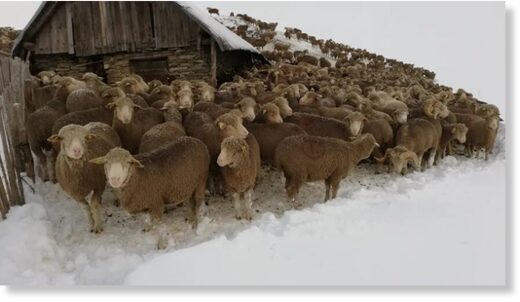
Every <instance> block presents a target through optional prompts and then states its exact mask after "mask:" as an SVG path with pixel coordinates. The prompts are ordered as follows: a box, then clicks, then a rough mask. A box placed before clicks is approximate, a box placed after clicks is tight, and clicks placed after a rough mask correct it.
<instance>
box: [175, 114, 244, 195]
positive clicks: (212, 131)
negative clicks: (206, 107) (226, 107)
mask: <svg viewBox="0 0 520 302" xmlns="http://www.w3.org/2000/svg"><path fill="white" fill-rule="evenodd" d="M183 125H184V129H185V131H186V133H187V134H188V135H189V136H192V137H195V138H198V139H200V140H201V141H202V142H203V143H204V144H205V145H206V146H207V148H208V151H209V154H210V163H211V167H210V171H211V175H212V176H213V177H210V181H211V183H210V189H211V190H212V191H214V190H215V189H216V188H215V187H214V185H215V183H214V180H215V177H216V175H217V172H218V166H217V164H216V162H217V157H218V155H219V153H220V143H221V141H222V140H223V139H224V138H226V137H229V136H235V137H241V138H246V137H247V135H248V133H249V132H248V131H247V129H246V128H245V127H244V126H243V125H242V119H241V118H240V117H239V116H238V115H235V114H233V113H225V114H223V115H221V116H219V117H218V118H217V119H216V120H213V119H212V118H211V117H210V116H209V115H208V114H207V113H205V112H199V111H193V112H190V113H188V114H187V115H186V117H185V118H184V121H183Z"/></svg>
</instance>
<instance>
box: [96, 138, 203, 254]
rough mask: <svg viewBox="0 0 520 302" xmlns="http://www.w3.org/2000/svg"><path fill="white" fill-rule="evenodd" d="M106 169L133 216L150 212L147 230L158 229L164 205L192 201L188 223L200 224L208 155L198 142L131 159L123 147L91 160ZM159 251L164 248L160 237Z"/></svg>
mask: <svg viewBox="0 0 520 302" xmlns="http://www.w3.org/2000/svg"><path fill="white" fill-rule="evenodd" d="M90 162H91V163H94V164H100V165H103V166H104V169H105V176H106V180H107V181H108V184H109V185H110V186H111V187H112V188H114V189H115V191H116V194H117V196H118V198H119V201H120V204H121V206H122V208H123V209H125V211H127V212H128V213H130V214H135V213H138V212H143V211H147V219H146V224H145V226H144V228H143V230H144V231H150V230H156V226H157V223H158V222H159V221H160V219H161V218H162V215H163V212H164V209H165V204H168V203H173V204H174V205H178V204H180V203H184V202H187V201H188V200H190V210H191V211H190V213H189V214H188V217H187V218H188V221H189V222H190V223H191V225H192V228H194V229H196V228H197V225H198V217H197V216H198V210H199V208H200V205H201V204H202V203H203V202H204V193H205V190H206V180H207V178H208V167H209V154H208V149H207V148H206V146H205V145H204V144H203V143H202V142H201V141H200V140H198V139H196V138H192V137H187V136H186V137H182V138H179V139H178V140H176V141H175V142H173V143H170V144H168V145H166V146H164V147H162V148H159V149H157V150H154V151H152V152H149V153H143V154H138V155H136V156H132V155H131V154H130V152H128V151H127V150H125V149H123V148H117V147H116V148H113V149H112V150H110V151H109V152H108V153H107V154H106V155H104V156H101V157H97V158H94V159H92V160H90ZM159 236H160V238H159V244H158V247H159V248H165V246H164V245H163V243H164V241H163V238H162V235H161V234H159Z"/></svg>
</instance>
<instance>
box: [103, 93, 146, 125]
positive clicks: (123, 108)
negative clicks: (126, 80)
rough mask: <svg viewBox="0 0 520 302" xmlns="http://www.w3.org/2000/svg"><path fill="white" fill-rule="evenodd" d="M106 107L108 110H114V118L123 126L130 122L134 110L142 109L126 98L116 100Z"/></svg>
mask: <svg viewBox="0 0 520 302" xmlns="http://www.w3.org/2000/svg"><path fill="white" fill-rule="evenodd" d="M106 107H107V108H108V109H112V108H115V109H114V116H115V118H117V119H118V120H119V121H120V122H121V123H123V124H130V123H131V122H132V118H133V115H134V111H135V109H143V108H141V107H140V106H139V105H136V104H134V102H133V101H132V99H131V98H129V97H126V96H125V97H121V98H118V99H116V100H115V101H114V102H112V103H109V104H107V105H106Z"/></svg>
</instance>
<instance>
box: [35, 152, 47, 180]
mask: <svg viewBox="0 0 520 302" xmlns="http://www.w3.org/2000/svg"><path fill="white" fill-rule="evenodd" d="M37 159H38V165H37V167H38V168H37V171H38V176H39V177H40V178H41V179H42V181H44V182H45V181H48V180H49V174H48V173H47V172H48V169H47V158H46V157H45V156H38V157H37Z"/></svg>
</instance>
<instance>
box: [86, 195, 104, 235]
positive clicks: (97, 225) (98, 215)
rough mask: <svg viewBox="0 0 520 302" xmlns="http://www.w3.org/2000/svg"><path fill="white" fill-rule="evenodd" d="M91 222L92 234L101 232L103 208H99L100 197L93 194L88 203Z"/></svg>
mask: <svg viewBox="0 0 520 302" xmlns="http://www.w3.org/2000/svg"><path fill="white" fill-rule="evenodd" d="M89 208H90V212H91V215H92V220H93V223H94V233H96V234H99V233H101V232H103V207H102V206H101V195H99V194H93V195H92V197H91V198H90V203H89Z"/></svg>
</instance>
